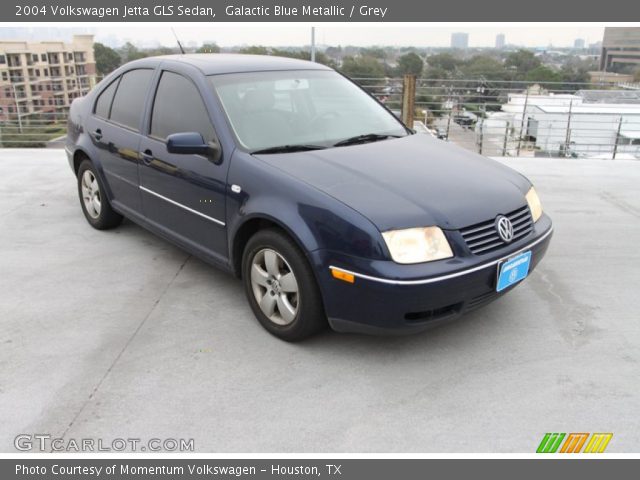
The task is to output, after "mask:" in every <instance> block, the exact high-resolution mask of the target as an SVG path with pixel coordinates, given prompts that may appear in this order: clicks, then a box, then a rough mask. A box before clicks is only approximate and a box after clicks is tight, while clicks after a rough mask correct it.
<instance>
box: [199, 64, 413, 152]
mask: <svg viewBox="0 0 640 480" xmlns="http://www.w3.org/2000/svg"><path fill="white" fill-rule="evenodd" d="M209 78H210V81H211V83H212V85H213V87H214V89H215V90H216V92H217V94H218V97H219V98H220V100H221V102H222V105H223V108H224V110H225V112H226V114H227V117H228V118H229V121H230V123H231V127H232V128H233V130H234V132H235V134H236V137H237V138H238V140H239V141H240V143H241V144H242V145H243V146H244V148H246V149H247V150H249V151H251V152H258V151H262V150H265V151H266V152H264V153H277V152H279V151H282V152H293V151H300V150H313V149H315V148H326V147H332V146H337V145H336V144H340V145H342V146H344V145H350V144H355V143H366V142H374V141H379V140H386V139H388V138H391V137H400V136H405V135H407V130H406V129H405V128H404V126H403V125H402V124H401V123H400V122H399V121H398V119H396V118H395V117H394V116H393V115H392V114H391V113H390V112H389V111H387V110H386V109H385V108H383V107H382V106H380V105H379V104H378V103H377V102H376V101H375V100H373V99H372V98H371V97H370V96H369V95H367V94H366V93H365V92H363V91H362V90H361V89H360V88H358V87H357V86H356V85H354V84H353V83H351V82H350V81H349V80H347V79H345V78H344V77H343V76H341V75H340V74H338V73H336V72H334V71H324V70H322V71H319V70H300V71H278V72H251V73H235V74H227V75H214V76H211V77H209Z"/></svg>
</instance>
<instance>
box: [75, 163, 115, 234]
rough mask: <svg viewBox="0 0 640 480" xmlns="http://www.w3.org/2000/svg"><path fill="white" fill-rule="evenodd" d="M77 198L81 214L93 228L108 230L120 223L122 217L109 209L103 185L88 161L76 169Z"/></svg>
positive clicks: (109, 205)
mask: <svg viewBox="0 0 640 480" xmlns="http://www.w3.org/2000/svg"><path fill="white" fill-rule="evenodd" d="M78 197H79V199H80V207H81V208H82V213H84V216H85V218H86V219H87V222H89V225H91V226H92V227H93V228H96V229H98V230H108V229H110V228H114V227H117V226H118V225H120V223H121V222H122V215H120V214H119V213H117V212H116V211H114V210H113V208H111V204H110V203H109V200H108V199H107V196H106V195H105V194H104V185H103V184H102V181H101V180H100V177H99V176H98V174H97V173H96V169H95V167H94V166H93V163H91V161H90V160H88V159H87V160H84V161H83V162H82V163H81V164H80V167H79V168H78Z"/></svg>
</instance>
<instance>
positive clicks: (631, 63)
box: [600, 27, 640, 72]
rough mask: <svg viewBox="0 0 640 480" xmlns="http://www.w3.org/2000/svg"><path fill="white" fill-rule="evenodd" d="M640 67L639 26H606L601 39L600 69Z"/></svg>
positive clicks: (614, 70)
mask: <svg viewBox="0 0 640 480" xmlns="http://www.w3.org/2000/svg"><path fill="white" fill-rule="evenodd" d="M629 68H630V69H633V68H640V27H606V28H605V29H604V38H603V39H602V53H601V55H600V70H605V71H612V72H616V71H620V70H624V69H629Z"/></svg>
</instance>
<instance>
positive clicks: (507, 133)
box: [502, 122, 509, 157]
mask: <svg viewBox="0 0 640 480" xmlns="http://www.w3.org/2000/svg"><path fill="white" fill-rule="evenodd" d="M508 138H509V122H507V126H506V128H505V129H504V142H503V143H502V156H503V157H506V156H507V139H508Z"/></svg>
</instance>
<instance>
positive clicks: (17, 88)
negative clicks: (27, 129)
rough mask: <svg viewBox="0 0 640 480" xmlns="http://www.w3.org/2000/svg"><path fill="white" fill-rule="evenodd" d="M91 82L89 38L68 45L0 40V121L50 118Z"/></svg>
mask: <svg viewBox="0 0 640 480" xmlns="http://www.w3.org/2000/svg"><path fill="white" fill-rule="evenodd" d="M95 83H96V61H95V58H94V55H93V35H74V36H73V40H72V41H71V43H64V42H22V41H13V40H12V41H0V121H7V120H13V119H16V118H17V116H18V115H21V116H22V117H29V116H33V115H38V114H45V115H48V116H49V117H51V116H53V114H54V113H55V112H58V111H62V110H64V108H65V107H68V106H69V105H70V104H71V102H72V101H73V99H74V98H76V97H81V96H83V95H85V94H86V93H87V92H88V91H89V90H90V89H91V88H92V87H93V86H94V85H95Z"/></svg>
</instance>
